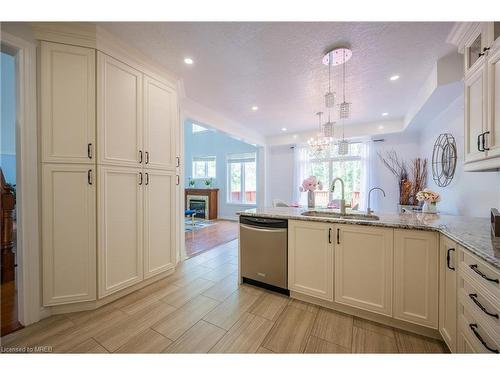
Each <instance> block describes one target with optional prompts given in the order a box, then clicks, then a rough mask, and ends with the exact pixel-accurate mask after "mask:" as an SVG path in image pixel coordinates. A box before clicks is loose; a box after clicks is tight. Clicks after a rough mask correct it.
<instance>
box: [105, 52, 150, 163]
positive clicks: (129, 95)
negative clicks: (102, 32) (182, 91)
mask: <svg viewBox="0 0 500 375" xmlns="http://www.w3.org/2000/svg"><path fill="white" fill-rule="evenodd" d="M97 134H98V137H99V142H98V158H99V163H100V164H114V165H120V166H132V167H135V166H139V165H141V163H142V162H143V161H144V150H143V148H142V142H143V126H142V73H140V72H139V71H137V70H135V69H133V68H132V67H130V66H128V65H126V64H124V63H122V62H120V61H118V60H116V59H114V58H112V57H110V56H108V55H105V54H103V53H101V52H98V53H97ZM141 154H142V155H141Z"/></svg>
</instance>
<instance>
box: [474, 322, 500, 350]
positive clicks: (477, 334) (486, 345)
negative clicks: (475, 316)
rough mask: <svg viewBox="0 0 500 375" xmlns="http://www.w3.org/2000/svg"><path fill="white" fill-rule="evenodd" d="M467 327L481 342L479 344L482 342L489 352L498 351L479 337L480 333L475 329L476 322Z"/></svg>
mask: <svg viewBox="0 0 500 375" xmlns="http://www.w3.org/2000/svg"><path fill="white" fill-rule="evenodd" d="M469 327H470V329H471V331H472V333H474V336H476V337H477V339H478V340H479V341H480V342H481V344H483V346H484V347H485V348H486V349H488V350H489V351H490V352H492V353H498V349H492V348H490V347H489V346H488V344H486V342H485V341H484V339H483V338H482V337H481V335H480V334H479V332H478V331H477V324H475V323H471V324H469Z"/></svg>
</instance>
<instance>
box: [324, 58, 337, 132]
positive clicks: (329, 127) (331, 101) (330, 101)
mask: <svg viewBox="0 0 500 375" xmlns="http://www.w3.org/2000/svg"><path fill="white" fill-rule="evenodd" d="M332 64H333V59H331V58H329V59H328V92H327V93H326V94H325V107H326V108H328V122H325V124H324V125H323V137H326V138H330V139H333V137H334V130H335V128H334V126H335V122H332V121H331V120H330V117H331V109H332V108H333V107H334V106H335V93H334V92H332Z"/></svg>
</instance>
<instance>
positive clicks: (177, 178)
mask: <svg viewBox="0 0 500 375" xmlns="http://www.w3.org/2000/svg"><path fill="white" fill-rule="evenodd" d="M180 183H181V179H180V177H179V175H178V174H176V175H175V184H176V185H179V184H180Z"/></svg>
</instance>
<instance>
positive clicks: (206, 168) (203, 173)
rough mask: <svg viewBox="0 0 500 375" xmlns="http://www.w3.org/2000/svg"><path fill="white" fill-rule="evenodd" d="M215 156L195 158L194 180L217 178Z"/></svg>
mask: <svg viewBox="0 0 500 375" xmlns="http://www.w3.org/2000/svg"><path fill="white" fill-rule="evenodd" d="M215 173H216V172H215V156H196V157H193V178H215Z"/></svg>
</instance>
